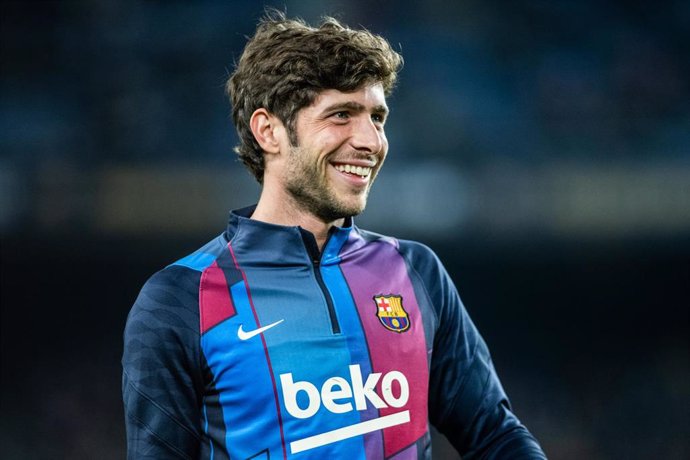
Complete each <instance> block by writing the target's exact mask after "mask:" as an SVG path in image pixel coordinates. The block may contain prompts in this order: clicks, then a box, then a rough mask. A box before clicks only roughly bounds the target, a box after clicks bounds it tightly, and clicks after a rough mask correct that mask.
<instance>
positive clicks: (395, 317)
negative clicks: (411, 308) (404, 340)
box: [374, 294, 410, 333]
mask: <svg viewBox="0 0 690 460" xmlns="http://www.w3.org/2000/svg"><path fill="white" fill-rule="evenodd" d="M402 300H403V299H402V296H400V295H392V294H389V295H375V296H374V302H375V303H376V316H377V317H378V319H379V321H381V324H383V327H385V328H386V329H388V330H389V331H393V332H398V333H402V332H405V331H406V330H408V329H409V328H410V317H409V316H408V314H407V312H406V311H405V308H403V304H402Z"/></svg>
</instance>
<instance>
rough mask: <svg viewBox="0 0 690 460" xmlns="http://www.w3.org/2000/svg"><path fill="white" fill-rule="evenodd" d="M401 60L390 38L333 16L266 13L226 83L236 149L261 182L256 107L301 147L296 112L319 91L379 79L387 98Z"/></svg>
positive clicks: (346, 88) (348, 87) (352, 88)
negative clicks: (310, 20) (253, 122)
mask: <svg viewBox="0 0 690 460" xmlns="http://www.w3.org/2000/svg"><path fill="white" fill-rule="evenodd" d="M402 63H403V60H402V56H401V55H400V54H398V53H397V52H395V51H394V50H393V49H392V48H391V46H390V44H389V43H388V41H386V39H384V38H383V37H380V36H378V35H374V34H372V33H371V32H369V31H367V30H364V29H360V30H354V29H350V28H349V27H347V26H345V25H343V24H341V23H340V22H339V21H338V20H336V19H334V18H331V17H325V18H323V20H322V22H321V24H320V25H319V26H318V27H310V26H309V25H307V24H306V23H305V22H304V21H303V20H301V19H287V18H286V17H285V14H284V13H282V12H279V11H269V12H267V13H266V15H265V16H264V17H263V18H262V19H261V20H260V22H259V24H258V26H257V29H256V33H255V34H254V36H253V37H252V38H251V39H249V41H248V42H247V45H246V46H245V48H244V52H243V53H242V56H241V57H240V60H239V62H238V63H237V65H236V68H235V71H234V72H233V73H232V75H231V76H230V78H229V79H228V82H227V84H226V92H227V94H228V96H229V97H230V101H231V103H232V115H233V120H234V123H235V127H236V128H237V132H238V134H239V137H240V143H239V145H238V146H237V147H235V152H237V154H238V155H239V157H240V159H241V160H242V162H243V163H244V164H245V165H246V166H247V167H248V168H249V170H250V171H251V172H252V174H253V175H254V177H256V179H257V180H258V181H259V183H262V182H263V175H264V156H263V151H262V149H261V147H260V146H259V144H258V142H257V141H256V139H255V138H254V135H253V134H252V131H251V128H250V127H249V120H250V118H251V116H252V114H253V113H254V111H256V110H257V109H259V108H265V109H266V110H268V111H269V112H271V113H272V114H274V115H275V116H276V117H278V118H279V119H280V120H281V121H282V122H283V124H284V125H285V127H286V129H287V132H288V135H289V136H290V141H291V143H292V144H293V145H297V135H296V132H295V126H294V124H295V118H296V115H297V112H299V110H300V109H302V108H304V107H307V106H309V105H311V104H312V103H313V102H314V100H315V99H316V97H317V96H318V94H319V93H320V92H321V91H323V90H326V89H336V90H339V91H343V92H350V91H355V90H357V89H359V88H360V87H361V86H363V85H365V84H371V83H381V84H382V85H383V89H384V92H385V94H386V95H387V96H388V95H390V93H391V91H392V90H393V87H394V85H395V81H396V78H397V72H398V70H399V69H400V67H401V66H402Z"/></svg>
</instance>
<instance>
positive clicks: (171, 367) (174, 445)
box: [122, 266, 203, 460]
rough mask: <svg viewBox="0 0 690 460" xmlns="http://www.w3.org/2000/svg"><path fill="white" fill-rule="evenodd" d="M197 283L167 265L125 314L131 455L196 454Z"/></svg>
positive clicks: (190, 273) (124, 361)
mask: <svg viewBox="0 0 690 460" xmlns="http://www.w3.org/2000/svg"><path fill="white" fill-rule="evenodd" d="M198 286H199V273H198V272H194V271H192V270H189V269H186V268H183V267H175V266H173V267H169V268H167V269H165V270H163V271H161V272H159V273H157V274H156V275H154V276H153V277H152V278H151V279H150V280H149V281H148V282H147V283H146V284H145V285H144V287H143V289H142V290H141V293H140V294H139V297H138V298H137V300H136V302H135V304H134V306H133V307H132V310H131V312H130V314H129V317H128V319H127V325H126V327H125V334H124V354H123V356H122V367H123V373H122V395H123V400H124V406H125V423H126V427H127V452H128V458H130V459H137V460H138V459H161V458H180V459H194V458H197V456H198V452H199V439H200V420H201V418H200V409H199V408H200V404H201V394H202V390H203V382H202V377H201V370H200V358H199V356H200V355H199V353H200V351H199V317H198Z"/></svg>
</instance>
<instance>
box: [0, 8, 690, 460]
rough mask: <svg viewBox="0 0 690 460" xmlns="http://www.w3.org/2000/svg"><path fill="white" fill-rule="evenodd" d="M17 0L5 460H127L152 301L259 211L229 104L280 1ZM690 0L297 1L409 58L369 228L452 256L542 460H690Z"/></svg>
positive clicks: (7, 159)
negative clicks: (134, 369)
mask: <svg viewBox="0 0 690 460" xmlns="http://www.w3.org/2000/svg"><path fill="white" fill-rule="evenodd" d="M1 5H2V6H1V7H0V8H1V9H0V21H1V23H0V24H1V30H0V38H1V41H0V50H1V53H2V54H1V56H0V57H1V62H2V67H1V77H0V78H1V79H0V82H1V88H0V89H1V91H2V92H1V99H0V102H1V103H2V105H1V108H0V123H1V125H0V128H1V131H0V132H1V133H2V137H1V138H0V236H2V241H1V246H0V250H1V254H0V255H1V258H0V262H1V266H0V269H1V271H0V275H1V280H0V296H1V297H0V299H1V302H2V323H1V327H2V329H1V336H0V340H1V347H2V363H1V369H0V370H1V374H0V378H1V394H0V410H1V416H0V456H1V457H2V458H4V459H24V458H32V459H33V458H36V459H44V458H45V459H55V458H70V459H81V458H93V459H109V458H113V459H115V458H123V457H124V455H125V451H124V422H123V416H122V405H121V401H120V364H119V359H120V355H121V351H122V341H121V334H122V329H123V326H124V322H125V319H126V315H127V312H128V310H129V308H130V306H131V304H132V302H133V300H134V299H135V297H136V295H137V293H138V290H139V289H140V287H141V285H142V284H143V283H144V281H145V280H146V279H147V277H148V276H150V275H151V274H152V273H153V272H154V271H156V270H158V269H160V268H161V267H163V266H165V265H167V264H168V263H170V262H172V261H174V260H176V259H178V258H180V257H182V256H184V255H186V254H187V253H189V252H191V251H193V250H195V249H196V248H197V247H198V246H200V245H201V244H202V243H204V242H206V241H207V240H209V239H211V238H212V237H213V236H215V235H216V234H217V233H219V232H220V231H221V230H222V228H223V226H224V222H225V218H226V215H227V214H226V212H227V210H229V209H232V208H238V207H241V206H244V205H246V204H249V203H252V202H254V201H255V200H256V199H257V196H258V190H259V189H258V187H257V186H256V185H255V184H253V182H252V179H251V177H250V176H249V174H248V173H246V172H244V170H243V167H242V166H241V164H239V163H238V162H237V161H236V160H235V158H234V154H233V153H232V147H233V146H234V144H235V142H236V136H235V133H234V129H233V128H232V124H231V120H230V115H229V113H230V108H229V105H228V103H227V100H226V98H225V96H224V94H223V85H224V81H225V79H226V78H227V75H228V72H230V71H231V69H232V67H233V62H234V60H235V59H236V58H238V56H239V54H240V53H241V50H242V47H243V44H244V43H245V36H246V35H250V34H251V33H252V31H253V28H254V25H255V23H256V20H257V19H258V17H259V16H260V14H261V11H262V9H263V5H264V3H263V2H239V1H236V2H137V3H129V2H104V1H95V2H3V3H2V4H1ZM688 5H689V4H688V2H682V1H670V2H660V3H655V4H651V3H649V4H648V3H647V2H639V3H636V2H612V1H609V2H595V1H586V0H585V1H578V2H575V1H548V2H547V1H516V2H498V1H491V0H486V1H460V2H445V1H428V2H424V3H423V4H422V3H421V2H420V3H417V2H412V1H396V2H392V1H381V2H372V1H366V2H365V1H349V2H345V1H341V2H338V1H329V2H313V1H293V2H284V3H280V4H279V7H280V8H283V7H286V8H287V11H288V14H290V15H300V16H302V17H304V18H306V19H307V20H309V21H314V20H316V19H317V18H318V17H319V16H320V15H321V14H333V15H336V16H338V17H340V18H341V19H342V20H343V21H344V22H346V23H348V24H350V25H353V26H357V25H363V26H365V27H367V28H369V29H370V30H372V31H374V32H377V33H380V34H382V35H384V36H386V37H387V38H389V39H390V41H391V42H392V43H393V44H394V45H395V46H396V48H398V49H399V50H401V52H402V54H403V56H404V57H405V60H406V63H405V67H404V69H403V71H402V73H401V76H400V83H399V88H398V89H397V91H396V93H395V94H394V95H393V97H392V98H391V99H390V100H389V105H390V106H391V108H392V116H391V119H390V121H389V125H388V126H387V131H388V136H389V139H390V143H391V150H390V155H389V159H388V160H387V164H386V167H385V168H384V170H383V172H382V175H381V177H380V178H379V180H378V183H377V185H376V186H375V187H374V191H373V192H372V196H371V199H370V205H369V207H368V209H367V211H366V212H365V213H364V214H363V215H362V216H361V217H360V218H358V219H357V222H358V224H359V225H361V226H362V227H365V228H368V229H372V230H375V231H379V232H383V233H389V234H394V235H396V236H399V237H406V238H414V239H418V240H421V241H423V242H425V243H427V244H429V245H430V246H431V247H432V248H433V249H434V250H436V252H437V253H438V254H439V255H440V257H441V258H442V260H443V261H444V263H445V264H446V266H447V268H448V270H449V271H450V273H451V274H452V276H453V278H454V280H455V281H456V284H457V285H458V288H459V290H460V293H461V295H462V297H463V300H464V302H465V304H466V306H467V308H468V310H469V312H470V314H471V315H472V317H473V319H474V321H475V322H476V323H477V325H478V327H479V329H480V330H481V332H482V334H483V335H484V337H485V339H486V340H487V342H488V343H489V345H490V347H491V350H492V353H493V357H494V361H495V363H496V366H497V368H498V371H499V374H500V375H501V377H502V380H503V383H504V386H505V387H506V390H507V391H508V393H509V395H510V396H511V400H512V403H513V405H514V407H515V409H516V411H517V413H518V414H519V416H520V417H521V419H522V420H523V421H524V423H525V424H526V425H527V426H528V427H529V428H530V429H531V431H532V432H533V433H534V434H535V435H536V436H537V437H538V438H539V440H540V441H541V443H542V445H543V446H544V449H545V450H546V452H547V454H548V455H549V457H550V458H554V459H581V458H587V459H643V458H664V459H685V458H688V457H689V456H690V442H689V441H688V439H690V404H689V402H690V383H689V382H690V366H689V363H690V359H689V358H690V356H689V350H690V349H689V343H688V337H689V334H688V332H689V330H688V329H689V327H688V280H690V108H689V101H690V88H689V83H688V82H689V81H690V72H689V70H688V59H687V56H689V55H690V53H689V51H690V50H688V48H689V45H688V44H689V43H690V37H689V36H688V35H689V31H690V28H689V27H688V24H689V23H690V7H689V6H688ZM437 440H438V442H439V444H438V447H437V449H436V451H435V453H436V455H435V457H436V458H439V459H440V458H455V457H454V454H452V453H451V452H450V451H449V450H448V448H447V445H446V444H444V443H443V440H442V439H440V438H438V439H437Z"/></svg>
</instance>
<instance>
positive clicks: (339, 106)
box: [323, 101, 388, 115]
mask: <svg viewBox="0 0 690 460" xmlns="http://www.w3.org/2000/svg"><path fill="white" fill-rule="evenodd" d="M337 110H351V111H353V112H364V111H366V107H365V106H364V105H362V104H360V103H358V102H354V101H347V102H337V103H335V104H332V105H329V106H328V107H326V108H325V109H323V112H333V111H337ZM371 111H372V113H381V114H384V115H386V114H388V107H386V106H385V105H376V106H374V107H373V108H372V110H371Z"/></svg>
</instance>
